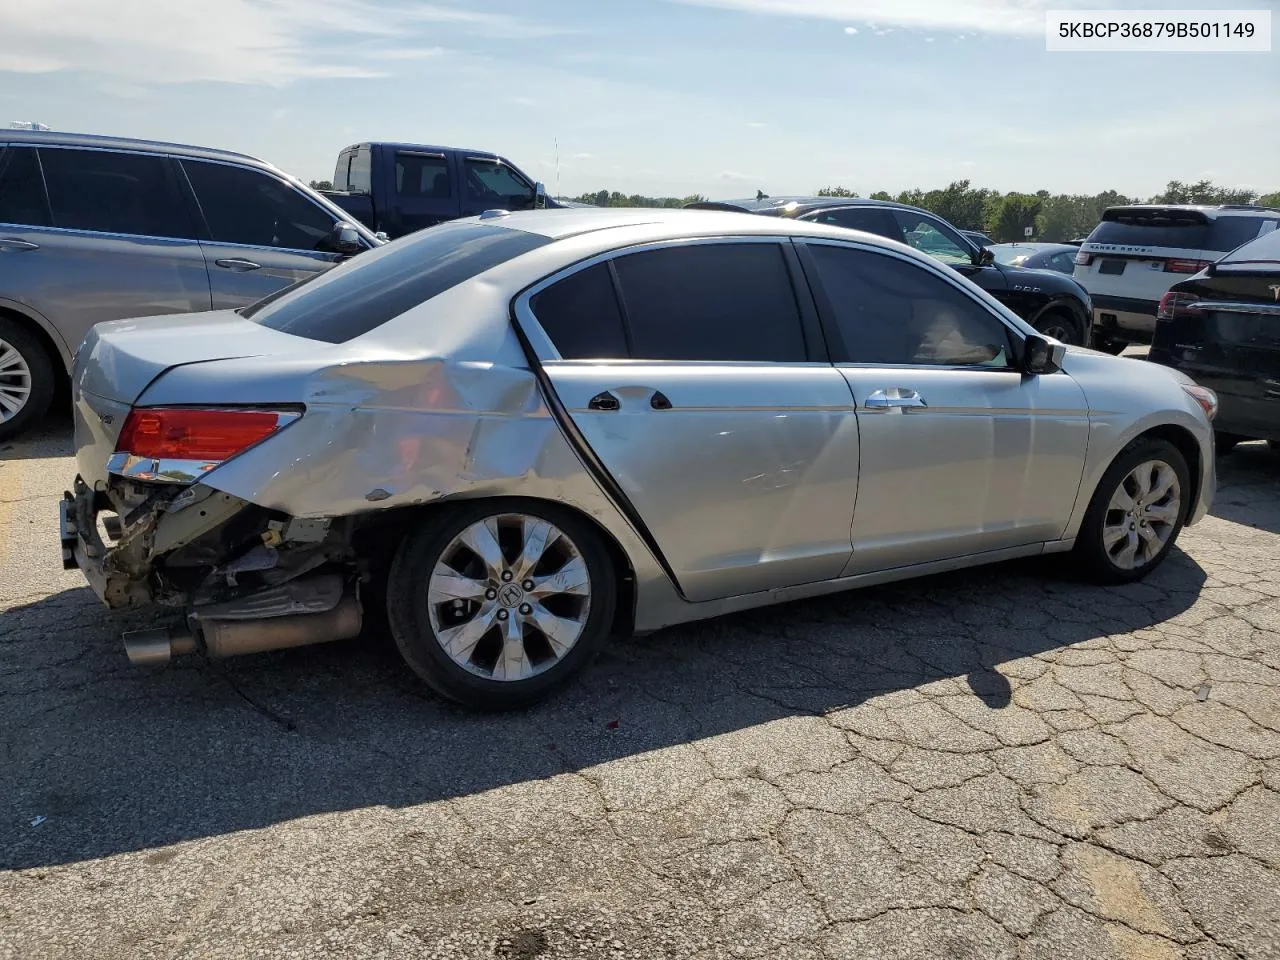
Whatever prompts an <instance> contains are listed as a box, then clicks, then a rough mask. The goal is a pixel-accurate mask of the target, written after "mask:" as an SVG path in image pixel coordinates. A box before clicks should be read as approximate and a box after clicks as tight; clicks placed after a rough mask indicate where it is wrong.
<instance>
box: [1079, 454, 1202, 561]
mask: <svg viewBox="0 0 1280 960" xmlns="http://www.w3.org/2000/svg"><path fill="white" fill-rule="evenodd" d="M1190 477H1191V474H1190V471H1189V470H1188V469H1187V461H1186V458H1185V457H1183V456H1182V454H1181V452H1179V450H1178V448H1177V447H1175V446H1174V445H1173V444H1172V443H1170V442H1169V441H1167V440H1160V439H1157V438H1154V437H1147V438H1139V439H1137V440H1135V441H1133V443H1131V444H1129V445H1128V446H1127V447H1125V448H1124V450H1122V451H1121V452H1120V455H1119V456H1118V457H1116V459H1115V461H1114V462H1113V463H1112V464H1111V466H1110V467H1109V468H1108V469H1107V472H1106V473H1105V474H1103V476H1102V480H1101V481H1100V482H1099V483H1098V488H1097V489H1096V490H1095V491H1094V494H1093V499H1092V500H1091V501H1090V502H1089V509H1088V510H1087V511H1086V512H1085V515H1084V522H1083V523H1082V524H1081V526H1080V533H1079V534H1078V535H1077V537H1076V546H1075V554H1076V559H1077V560H1078V561H1079V563H1080V565H1081V566H1082V567H1083V569H1084V571H1085V572H1086V573H1087V574H1088V575H1089V576H1090V577H1091V578H1093V579H1094V580H1097V581H1099V582H1102V583H1130V582H1132V581H1134V580H1141V579H1142V578H1143V577H1145V576H1146V575H1147V574H1149V573H1150V572H1151V571H1152V570H1154V569H1155V568H1156V567H1158V566H1159V565H1160V564H1161V563H1163V562H1164V558H1165V557H1166V556H1168V554H1169V551H1170V550H1171V549H1172V548H1173V544H1174V541H1175V540H1177V538H1178V533H1179V532H1180V531H1181V530H1182V524H1183V522H1184V521H1185V520H1186V517H1187V512H1188V505H1189V496H1190V492H1191V479H1190Z"/></svg>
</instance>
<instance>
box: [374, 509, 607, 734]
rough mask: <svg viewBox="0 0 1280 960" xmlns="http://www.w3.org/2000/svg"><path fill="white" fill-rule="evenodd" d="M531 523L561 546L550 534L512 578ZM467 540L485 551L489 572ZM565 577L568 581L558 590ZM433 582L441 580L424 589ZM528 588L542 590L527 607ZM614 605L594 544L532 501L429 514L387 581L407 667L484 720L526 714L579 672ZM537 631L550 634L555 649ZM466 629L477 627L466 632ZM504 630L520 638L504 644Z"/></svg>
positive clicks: (594, 537) (603, 554)
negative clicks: (485, 713)
mask: <svg viewBox="0 0 1280 960" xmlns="http://www.w3.org/2000/svg"><path fill="white" fill-rule="evenodd" d="M539 521H541V522H543V523H545V524H549V525H550V527H551V528H552V530H553V531H558V534H559V535H558V536H557V535H556V534H555V533H551V534H550V537H549V539H547V540H546V543H545V551H543V552H542V554H541V559H540V560H539V562H538V563H536V564H535V565H534V566H533V567H531V568H528V569H521V568H522V565H523V561H522V556H521V551H522V547H521V546H520V543H521V541H522V540H523V539H524V531H526V530H528V531H530V532H535V531H536V532H541V531H542V530H543V529H544V528H542V527H539V526H533V527H531V526H530V524H534V525H536V524H537V523H538V522H539ZM494 529H496V530H497V531H498V536H497V538H496V542H497V543H498V544H499V546H500V549H501V553H499V554H496V555H495V554H493V553H492V550H493V542H494V538H492V531H493V530H494ZM486 531H487V532H488V534H489V536H488V537H486ZM464 538H465V539H466V540H469V541H470V542H472V543H475V544H476V545H477V546H478V547H480V548H487V551H486V552H487V553H489V555H490V557H491V559H490V561H489V563H487V564H486V563H485V562H484V561H483V559H482V557H481V555H480V553H479V552H477V550H476V549H475V548H473V547H471V546H468V545H467V544H466V543H464V542H463V540H464ZM500 571H505V573H510V574H511V575H512V577H511V579H510V580H504V579H503V575H504V574H503V573H501V572H500ZM566 571H568V574H569V579H568V580H567V581H566V580H563V579H561V580H559V581H558V582H557V580H556V578H557V575H559V574H562V573H565V572H566ZM442 572H444V573H445V576H446V577H447V579H433V578H434V577H435V576H437V575H440V574H441V573H442ZM584 572H585V576H583V573H584ZM531 580H532V581H533V582H535V583H536V582H538V581H543V585H542V586H541V587H540V588H535V591H536V592H535V591H529V595H528V596H526V595H525V590H526V589H527V588H526V587H525V584H527V583H528V582H530V581H531ZM584 581H585V585H586V586H585V590H586V592H585V599H584V595H583V593H582V589H581V586H580V585H581V584H582V583H583V582H584ZM433 584H434V586H435V588H436V589H437V594H436V599H435V602H432V600H433V598H432V597H431V595H430V591H431V586H432V585H433ZM557 586H559V587H564V586H568V587H571V588H574V589H566V590H557V589H556V587H557ZM512 588H514V589H512ZM517 594H518V596H517ZM616 603H617V579H616V573H615V571H614V568H613V563H612V561H611V560H610V557H609V553H608V551H607V550H606V549H605V546H604V543H603V541H602V539H601V536H600V534H598V533H597V532H596V530H595V529H594V528H593V527H592V526H590V524H589V523H588V522H586V521H584V520H582V519H580V518H578V517H577V516H576V515H575V514H573V513H572V512H570V511H568V510H565V509H562V508H560V507H557V506H555V505H554V504H547V503H543V502H540V501H531V500H521V499H507V500H489V501H484V502H477V503H473V504H465V505H462V506H459V507H457V508H456V509H453V510H450V511H449V512H448V513H447V514H445V515H444V516H440V515H436V516H435V517H434V518H432V519H431V520H429V521H427V522H426V523H424V524H423V525H422V526H420V527H419V528H417V529H415V530H413V531H411V532H410V533H409V534H408V535H407V536H406V537H405V539H404V541H403V543H401V545H400V549H399V550H398V551H397V553H396V556H395V560H394V561H393V562H392V565H391V572H390V575H389V576H388V579H387V618H388V620H389V621H390V626H391V634H392V636H393V637H394V638H395V641H396V646H397V647H398V648H399V649H400V653H401V655H402V656H403V657H404V659H405V662H406V663H408V664H409V666H410V668H411V669H412V670H413V671H414V672H415V673H416V674H417V675H418V676H419V677H421V678H422V679H423V680H424V681H426V683H427V685H428V686H430V687H431V688H432V689H433V690H435V691H436V692H437V693H439V694H440V695H441V696H444V697H447V698H448V699H450V700H454V701H457V702H458V703H461V704H464V705H466V706H469V707H476V708H479V709H482V710H507V709H513V708H516V707H522V706H526V705H528V704H530V703H533V702H534V701H536V700H539V699H541V698H542V697H544V696H546V695H547V694H548V693H550V692H551V691H552V690H553V689H555V688H556V687H558V686H560V685H561V684H563V683H564V682H566V681H567V680H569V679H570V678H571V677H573V676H574V675H575V674H577V673H578V672H579V671H580V670H582V669H583V668H584V667H586V665H587V664H588V663H589V662H590V661H591V660H592V658H593V657H594V656H595V654H596V653H597V652H598V651H599V649H600V646H601V644H602V643H603V642H604V641H605V639H606V638H607V636H608V634H609V631H610V629H611V627H612V625H613V613H614V607H615V605H616ZM499 618H503V619H499ZM539 622H541V623H542V624H544V625H546V626H548V627H555V629H556V632H557V633H559V634H560V636H559V641H560V643H561V644H562V645H563V647H564V649H559V647H558V645H557V644H556V643H553V642H552V639H551V638H549V635H548V634H546V633H543V632H542V631H541V630H540V629H539V628H538V623H539ZM469 624H475V625H476V626H475V627H473V628H472V629H471V630H470V631H467V630H465V629H464V628H466V627H467V626H468V625H469ZM508 630H519V632H520V637H519V638H518V639H516V638H512V639H510V640H508V639H505V638H504V633H505V632H506V631H508ZM450 642H452V645H453V652H452V653H451V652H449V651H448V650H446V646H445V645H446V643H450ZM508 654H515V655H514V656H511V657H509V658H508V657H507V655H508ZM504 674H508V675H510V674H514V676H512V677H511V678H510V679H508V678H507V677H506V676H503V675H504Z"/></svg>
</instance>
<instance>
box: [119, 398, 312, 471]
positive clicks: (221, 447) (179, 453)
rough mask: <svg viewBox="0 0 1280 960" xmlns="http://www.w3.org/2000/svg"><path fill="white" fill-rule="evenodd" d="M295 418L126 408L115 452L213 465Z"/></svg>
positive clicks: (248, 411)
mask: <svg viewBox="0 0 1280 960" xmlns="http://www.w3.org/2000/svg"><path fill="white" fill-rule="evenodd" d="M298 416H299V413H298V411H296V410H262V409H256V408H243V409H226V408H216V409H215V408H193V407H150V408H140V409H135V410H130V411H129V416H128V417H127V418H126V419H125V422H124V427H123V428H121V430H120V437H119V439H117V441H116V452H117V453H126V454H128V455H129V456H130V457H137V458H142V459H150V460H185V461H199V462H200V463H202V464H205V466H204V469H206V470H208V469H212V468H213V467H214V466H217V465H218V464H219V463H221V462H222V461H224V460H229V459H231V458H232V457H234V456H235V455H236V454H238V453H243V452H244V451H245V450H247V449H248V448H249V447H252V446H253V445H254V444H256V443H259V442H261V441H262V440H265V439H266V438H267V437H269V436H271V435H272V434H273V433H275V432H276V431H277V430H279V429H280V428H281V427H283V426H285V425H287V424H289V423H292V422H293V421H294V420H296V419H297V418H298Z"/></svg>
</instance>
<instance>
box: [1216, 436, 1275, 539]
mask: <svg viewBox="0 0 1280 960" xmlns="http://www.w3.org/2000/svg"><path fill="white" fill-rule="evenodd" d="M1218 484H1219V486H1218V495H1217V497H1216V498H1214V503H1213V508H1212V510H1211V511H1210V512H1211V513H1212V515H1213V516H1215V517H1218V518H1220V519H1222V520H1230V521H1231V522H1232V523H1239V524H1241V525H1243V526H1246V527H1253V528H1255V529H1257V530H1265V531H1267V532H1268V533H1280V451H1276V450H1272V449H1270V448H1269V447H1268V446H1267V445H1266V444H1265V443H1242V444H1240V446H1238V447H1236V448H1235V449H1234V450H1232V451H1231V452H1230V453H1228V454H1225V455H1223V456H1221V457H1219V458H1218Z"/></svg>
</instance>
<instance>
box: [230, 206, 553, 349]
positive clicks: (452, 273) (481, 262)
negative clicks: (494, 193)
mask: <svg viewBox="0 0 1280 960" xmlns="http://www.w3.org/2000/svg"><path fill="white" fill-rule="evenodd" d="M550 242H551V241H550V240H549V239H548V238H547V237H544V236H541V235H539V234H536V233H526V232H524V231H522V230H511V229H508V228H506V227H493V226H488V225H485V224H476V223H460V224H459V223H445V224H441V225H439V226H436V227H431V228H429V229H427V230H423V231H421V232H419V233H415V234H412V235H410V236H408V237H405V238H402V239H401V240H398V241H396V242H395V243H391V244H388V245H387V246H385V247H382V248H380V249H377V250H373V251H371V252H369V253H362V254H360V255H358V256H356V257H353V258H352V259H350V260H347V261H346V262H344V263H341V264H339V265H338V266H336V267H334V268H333V269H331V270H329V271H327V272H325V273H322V274H320V275H318V276H317V277H316V278H315V279H313V280H310V281H308V282H306V283H303V284H299V285H298V286H296V287H293V288H291V289H290V290H288V291H286V292H285V293H284V294H283V295H279V296H272V297H268V298H266V299H264V300H260V301H258V302H257V303H255V304H253V305H252V306H250V307H247V308H246V309H245V310H244V311H243V312H242V315H243V316H244V317H246V318H248V319H250V320H253V321H254V322H255V323H260V324H262V325H263V326H264V327H270V328H271V329H272V330H279V331H281V332H282V333H291V334H293V335H294V336H298V337H307V338H308V339H311V340H322V341H324V342H326V343H346V342H347V341H348V340H354V339H355V338H356V337H359V336H362V335H364V334H366V333H368V332H369V331H370V330H373V329H376V328H377V327H380V326H382V325H383V324H384V323H386V322H387V321H388V320H392V319H394V318H395V317H398V316H400V314H402V313H404V312H405V311H407V310H411V309H412V308H413V307H416V306H418V304H420V303H425V302H426V301H427V300H430V299H431V298H432V297H435V296H438V295H439V294H441V293H444V291H446V290H448V289H450V288H451V287H455V286H457V285H458V284H460V283H463V282H464V281H467V280H470V279H471V278H472V277H476V276H479V275H480V274H482V273H484V272H485V271H486V270H489V269H491V268H493V267H496V266H498V265H499V264H502V263H505V262H506V261H508V260H514V259H515V258H516V257H519V256H521V255H522V254H525V253H528V252H529V251H530V250H534V249H536V248H538V247H541V246H543V245H545V244H547V243H550Z"/></svg>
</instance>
